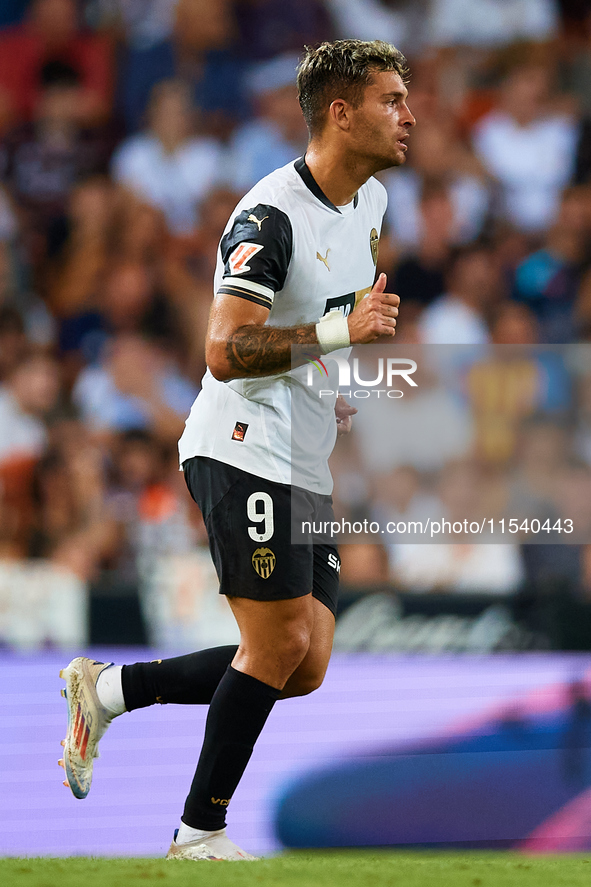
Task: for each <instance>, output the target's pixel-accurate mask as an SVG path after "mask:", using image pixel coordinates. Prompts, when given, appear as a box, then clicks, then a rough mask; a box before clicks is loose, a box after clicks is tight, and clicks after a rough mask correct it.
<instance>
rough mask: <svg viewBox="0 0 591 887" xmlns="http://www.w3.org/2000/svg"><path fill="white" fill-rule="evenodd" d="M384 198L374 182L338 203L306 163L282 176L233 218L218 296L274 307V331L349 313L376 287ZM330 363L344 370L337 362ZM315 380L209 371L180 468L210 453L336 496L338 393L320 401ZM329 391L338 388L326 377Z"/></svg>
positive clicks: (300, 373)
mask: <svg viewBox="0 0 591 887" xmlns="http://www.w3.org/2000/svg"><path fill="white" fill-rule="evenodd" d="M386 201H387V198H386V191H385V189H384V188H383V186H382V185H381V184H380V183H379V182H378V181H377V180H376V179H374V178H371V179H369V181H367V182H366V183H365V184H364V185H363V186H362V187H361V188H360V189H359V191H358V193H357V194H356V196H355V199H354V200H353V201H352V202H351V203H350V204H348V205H347V206H344V207H336V206H334V204H332V203H331V202H330V200H329V199H328V198H327V197H326V195H325V194H323V192H322V191H321V189H320V188H319V186H318V184H317V183H316V181H315V180H314V178H313V176H312V173H311V172H310V170H309V169H308V167H307V165H306V163H305V161H304V158H300V159H299V160H297V161H295V163H289V164H287V166H284V167H282V168H281V169H278V170H275V172H273V173H271V174H270V175H268V176H266V177H265V178H264V179H261V181H260V182H258V184H256V185H255V186H254V188H252V189H251V190H250V191H249V192H248V194H246V196H245V197H244V198H243V199H242V200H241V201H240V203H239V204H238V206H237V207H236V210H235V211H234V213H233V214H232V216H231V218H230V220H229V222H228V224H227V226H226V229H225V231H224V234H223V236H222V239H221V241H220V247H219V250H218V258H217V267H216V272H215V286H214V291H215V292H216V293H227V294H231V295H234V296H236V297H238V298H241V299H247V300H249V301H251V302H254V303H256V304H258V305H264V306H266V307H268V308H269V309H270V310H269V317H268V319H267V321H266V323H267V324H268V325H269V326H279V327H293V326H302V325H304V324H310V323H317V322H318V321H319V320H320V318H321V317H323V316H324V315H325V314H327V313H328V312H329V311H341V312H342V313H343V314H345V315H348V314H349V313H350V312H351V311H352V310H353V308H354V307H355V304H356V303H357V302H358V301H359V300H360V299H361V298H363V297H364V296H365V295H367V293H368V292H369V291H370V290H371V288H372V286H373V282H374V278H375V266H376V262H377V248H378V239H379V233H380V230H381V225H382V219H383V216H384V213H385V211H386ZM323 363H324V364H325V366H327V367H328V368H329V370H330V368H331V367H333V368H335V369H336V366H335V362H334V361H331V360H330V355H327V356H326V358H324V359H323ZM331 375H332V374H331ZM310 378H311V370H310V368H309V367H307V366H303V367H299V368H297V369H295V370H291V371H287V372H284V373H280V374H276V375H272V376H257V377H254V378H247V379H232V380H230V381H228V382H220V381H218V380H217V379H215V378H214V377H213V376H212V374H211V373H210V371H209V370H208V371H207V372H206V374H205V376H204V378H203V383H202V390H201V393H200V394H199V396H198V397H197V399H196V401H195V403H194V404H193V407H192V409H191V413H190V415H189V418H188V419H187V422H186V428H185V431H184V433H183V436H182V437H181V440H180V442H179V452H180V460H181V464H182V462H184V461H185V460H186V459H189V458H191V457H192V456H209V457H210V458H212V459H217V460H218V461H220V462H227V463H228V464H230V465H233V466H235V467H236V468H241V469H242V470H243V471H247V472H249V473H250V474H255V475H257V476H259V477H265V478H267V479H269V480H273V481H277V482H279V483H286V484H291V483H295V484H296V485H297V486H301V487H304V488H305V489H308V490H311V491H313V492H316V493H322V494H328V493H330V492H331V491H332V478H331V476H330V471H329V469H328V457H329V456H330V454H331V452H332V449H333V447H334V443H335V439H336V420H335V415H334V403H335V400H336V394H335V395H334V396H333V397H332V398H330V397H323V398H322V399H320V400H319V398H318V394H317V386H316V392H315V391H314V389H312V388H310V387H309V385H308V383H309V381H310ZM323 387H324V388H326V389H327V390H330V389H332V390H334V391H335V392H336V389H337V385H336V383H334V382H329V380H327V379H324V382H323ZM294 396H296V397H295V398H294ZM296 400H297V409H295V408H294V426H296V425H297V426H298V427H299V428H301V430H302V431H303V432H304V434H303V439H302V442H301V446H299V450H300V453H302V452H303V460H300V462H299V464H298V468H297V480H296V479H295V477H296V473H294V472H295V465H294V458H293V447H292V420H291V417H292V401H293V402H294V404H295V403H296ZM301 403H303V404H305V405H306V406H305V413H303V412H302V410H301V407H300V404H301ZM296 418H297V421H296ZM298 427H294V429H293V432H294V441H295V438H296V437H297V432H298ZM308 441H310V442H311V445H310V444H308V443H307V442H308ZM304 451H305V452H304ZM292 468H293V469H294V471H292Z"/></svg>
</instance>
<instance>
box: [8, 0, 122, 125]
mask: <svg viewBox="0 0 591 887" xmlns="http://www.w3.org/2000/svg"><path fill="white" fill-rule="evenodd" d="M48 62H60V63H62V64H64V65H68V66H69V67H70V68H72V69H73V70H74V71H76V73H77V75H78V77H79V78H80V85H81V88H80V90H79V92H78V94H77V96H76V101H75V107H74V112H75V116H76V120H77V122H78V124H79V125H82V126H86V125H92V124H95V123H97V122H102V121H104V120H105V119H106V118H107V117H108V115H109V113H110V105H111V78H112V71H111V54H110V49H109V44H108V41H107V40H106V39H105V38H104V37H102V36H101V35H99V34H93V33H92V32H90V31H85V30H81V29H80V28H79V25H78V13H77V9H76V2H75V0H33V2H32V3H31V4H30V6H29V9H28V15H27V18H26V20H25V21H23V22H22V23H21V24H17V25H14V26H12V27H9V28H5V29H3V30H2V31H1V32H0V95H2V96H3V98H4V100H5V102H6V103H7V105H8V109H9V111H10V114H11V116H12V119H13V120H14V122H19V121H22V120H30V119H32V117H33V114H34V112H35V109H36V107H37V103H38V100H39V92H40V90H41V89H42V86H43V84H42V83H41V82H40V80H39V75H40V72H41V71H42V70H43V67H44V65H45V64H47V63H48Z"/></svg>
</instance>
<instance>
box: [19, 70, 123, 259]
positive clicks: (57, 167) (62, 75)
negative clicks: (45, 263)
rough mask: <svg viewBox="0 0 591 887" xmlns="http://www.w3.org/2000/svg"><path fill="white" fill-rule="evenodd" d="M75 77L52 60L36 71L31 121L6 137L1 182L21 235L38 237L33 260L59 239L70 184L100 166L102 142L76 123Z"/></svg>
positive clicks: (78, 85) (79, 88)
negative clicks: (17, 211)
mask: <svg viewBox="0 0 591 887" xmlns="http://www.w3.org/2000/svg"><path fill="white" fill-rule="evenodd" d="M80 90H81V86H80V78H79V75H78V73H77V72H76V71H75V69H74V68H72V67H71V66H70V65H68V64H66V63H63V62H60V61H53V62H48V63H46V64H45V65H44V66H43V68H42V71H41V83H40V87H39V94H38V95H39V98H38V102H37V105H36V107H35V110H34V114H33V120H32V122H31V123H26V124H23V125H22V126H21V127H19V128H17V129H15V130H13V131H12V132H11V133H10V134H9V135H8V136H7V138H6V142H5V150H6V156H7V164H6V172H5V176H6V180H7V183H8V185H9V188H10V191H11V194H12V196H13V198H14V200H15V201H16V202H17V203H18V204H19V206H20V207H21V209H22V210H24V211H25V213H26V216H25V221H24V223H23V224H24V225H25V234H26V233H27V231H28V233H29V237H31V236H34V237H36V238H41V241H40V243H39V245H38V246H37V247H36V248H34V250H33V253H34V254H35V253H36V254H37V261H39V260H41V259H42V257H43V256H44V255H45V254H46V252H47V251H50V252H51V251H52V249H53V248H54V247H55V243H56V241H57V242H59V240H60V239H61V237H62V235H61V229H62V228H63V225H64V216H65V213H66V208H67V204H68V201H69V196H70V192H71V190H72V188H73V187H74V186H75V184H76V183H77V181H78V180H79V179H80V178H82V177H84V176H86V175H88V174H90V173H92V172H95V171H98V170H100V169H101V167H103V166H104V163H105V151H106V146H105V145H104V143H103V142H102V141H101V139H100V138H97V134H96V132H92V133H91V132H89V131H83V130H82V129H81V128H80V124H79V113H78V102H79V96H80Z"/></svg>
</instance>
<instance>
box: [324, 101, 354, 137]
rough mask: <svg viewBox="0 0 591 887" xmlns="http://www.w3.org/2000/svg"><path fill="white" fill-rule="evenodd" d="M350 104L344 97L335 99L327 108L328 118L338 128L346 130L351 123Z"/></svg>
mask: <svg viewBox="0 0 591 887" xmlns="http://www.w3.org/2000/svg"><path fill="white" fill-rule="evenodd" d="M350 112H351V105H350V104H349V102H347V101H345V99H335V100H334V102H332V103H331V105H330V108H329V109H328V119H329V121H330V122H331V123H332V125H333V126H336V127H338V129H342V130H348V129H349V127H350V124H351V118H350Z"/></svg>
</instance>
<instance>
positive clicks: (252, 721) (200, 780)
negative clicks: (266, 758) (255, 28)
mask: <svg viewBox="0 0 591 887" xmlns="http://www.w3.org/2000/svg"><path fill="white" fill-rule="evenodd" d="M280 693H281V690H276V689H275V687H270V686H269V685H268V684H264V683H263V682H262V681H259V680H257V678H253V677H251V676H250V675H247V674H244V673H243V672H241V671H236V669H235V668H232V666H231V665H229V666H228V670H227V672H226V674H225V675H224V677H223V678H222V680H221V681H220V683H219V686H218V688H217V690H216V691H215V694H214V697H213V699H212V700H211V705H210V706H209V714H208V716H207V723H206V726H205V739H204V740H203V748H202V749H201V755H200V757H199V763H198V764H197V770H196V772H195V776H194V778H193V783H192V785H191V790H190V792H189V796H188V797H187V801H186V803H185V810H184V813H183V816H182V820H183V822H184V823H185V825H189V826H191V827H192V828H199V829H207V830H209V831H215V830H216V829H220V828H224V826H225V824H226V809H227V807H228V804H229V803H230V799H231V797H232V795H233V794H234V790H235V788H236V786H237V785H238V783H239V782H240V779H241V777H242V774H243V773H244V770H245V769H246V765H247V764H248V762H249V760H250V756H251V755H252V750H253V748H254V744H255V742H256V741H257V739H258V737H259V734H260V732H261V730H262V729H263V727H264V726H265V721H266V720H267V717H268V716H269V713H270V711H271V709H272V708H273V705H274V704H275V702H276V701H277V699H278V698H279V695H280Z"/></svg>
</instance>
